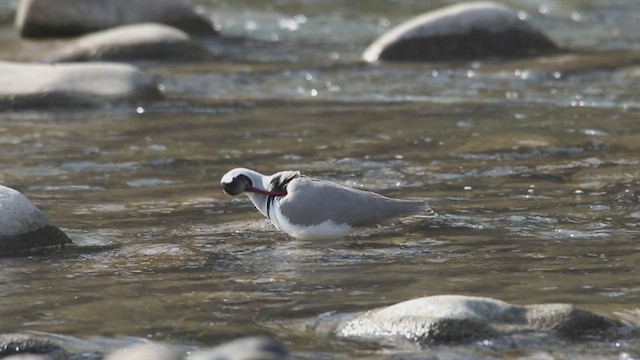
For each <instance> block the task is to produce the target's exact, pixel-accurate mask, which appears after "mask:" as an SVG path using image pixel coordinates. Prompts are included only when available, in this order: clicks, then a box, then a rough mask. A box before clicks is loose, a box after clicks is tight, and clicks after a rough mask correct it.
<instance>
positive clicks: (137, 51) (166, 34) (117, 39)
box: [45, 23, 209, 62]
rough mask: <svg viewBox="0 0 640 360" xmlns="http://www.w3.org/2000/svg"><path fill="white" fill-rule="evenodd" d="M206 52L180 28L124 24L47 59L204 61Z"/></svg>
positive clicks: (148, 24) (66, 48)
mask: <svg viewBox="0 0 640 360" xmlns="http://www.w3.org/2000/svg"><path fill="white" fill-rule="evenodd" d="M207 58H209V52H208V51H207V49H206V48H205V47H204V46H202V45H201V44H200V43H198V42H195V41H193V40H192V39H191V37H190V36H189V35H188V34H187V33H185V32H184V31H182V30H179V29H176V28H174V27H171V26H167V25H162V24H153V23H146V24H135V25H124V26H119V27H116V28H113V29H109V30H104V31H99V32H96V33H93V34H90V35H85V36H83V37H81V38H79V39H78V40H76V41H74V42H73V43H71V44H69V45H68V46H66V47H64V48H63V49H61V50H59V51H56V52H55V53H54V54H52V55H50V56H48V57H47V58H45V61H47V62H70V61H100V60H102V61H123V60H125V61H126V60H205V59H207Z"/></svg>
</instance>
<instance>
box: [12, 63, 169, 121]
mask: <svg viewBox="0 0 640 360" xmlns="http://www.w3.org/2000/svg"><path fill="white" fill-rule="evenodd" d="M0 82H1V83H2V84H3V86H2V87H0V106H2V107H5V108H13V109H24V108H43V107H60V106H103V105H105V104H111V103H116V102H128V103H132V102H138V101H148V100H155V99H159V98H161V94H160V91H159V90H158V85H157V84H156V82H155V81H154V80H153V79H152V78H151V77H149V76H147V75H146V74H144V73H143V72H142V71H140V70H138V69H137V68H136V67H134V66H131V65H128V64H117V63H88V64H82V63H73V64H55V65H49V64H26V63H15V62H1V61H0Z"/></svg>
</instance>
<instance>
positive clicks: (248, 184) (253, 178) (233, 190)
mask: <svg viewBox="0 0 640 360" xmlns="http://www.w3.org/2000/svg"><path fill="white" fill-rule="evenodd" d="M264 178H265V176H264V175H262V174H260V173H258V172H256V171H253V170H249V169H245V168H236V169H233V170H231V171H229V172H228V173H226V174H225V175H224V176H223V177H222V180H220V184H221V185H222V191H224V192H225V193H226V194H228V195H231V196H235V195H239V194H242V193H243V192H249V193H255V194H262V195H266V196H284V195H286V192H285V193H282V192H277V191H268V190H266V189H265V188H264V182H263V179H264Z"/></svg>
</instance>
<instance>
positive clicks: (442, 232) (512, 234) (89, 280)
mask: <svg viewBox="0 0 640 360" xmlns="http://www.w3.org/2000/svg"><path fill="white" fill-rule="evenodd" d="M198 3H199V4H201V5H202V6H204V7H205V10H207V11H212V12H213V13H212V14H213V15H212V16H213V17H214V18H216V19H219V20H220V21H221V26H222V28H221V31H222V33H223V34H227V35H229V36H231V35H233V36H248V37H250V39H249V40H234V41H228V40H225V41H228V42H229V43H225V42H223V43H222V44H220V43H218V42H215V43H214V42H211V43H209V44H208V45H209V46H210V47H211V48H212V49H213V50H215V51H219V50H221V49H222V50H223V51H222V52H223V53H224V54H223V55H221V57H222V59H221V61H220V62H216V63H206V64H153V63H145V64H140V66H142V67H143V68H144V69H145V70H146V71H147V72H150V73H152V74H154V75H156V76H157V77H158V78H159V81H160V82H161V83H162V84H163V87H164V91H165V95H166V100H165V101H162V102H157V103H141V104H125V105H116V106H106V107H104V108H101V109H91V110H86V109H85V110H72V109H52V110H49V111H37V112H36V111H22V112H6V111H5V112H2V113H1V114H0V158H2V160H3V166H2V168H1V169H0V182H2V183H3V184H5V185H7V186H11V187H14V188H16V189H18V190H20V191H21V192H23V193H24V194H25V195H27V196H28V197H29V198H31V199H32V200H33V201H34V202H35V203H36V204H37V205H38V206H39V207H40V208H41V209H42V210H43V211H44V212H45V213H46V214H48V215H49V217H50V218H51V219H52V221H53V222H54V223H55V224H57V225H59V226H60V227H62V228H63V229H64V230H65V231H66V232H67V233H68V234H69V235H70V236H71V237H72V238H73V239H74V241H75V243H76V246H74V247H72V248H70V249H68V250H66V251H64V252H62V253H54V254H49V255H47V256H30V257H26V258H4V259H0V267H1V268H2V269H3V270H2V271H0V290H1V293H2V294H3V296H2V297H0V314H1V317H2V319H3V321H2V325H1V326H0V332H3V333H6V332H12V331H21V330H36V331H46V332H53V333H59V334H67V335H75V336H79V337H83V338H86V337H91V336H106V337H114V338H118V337H123V336H134V337H142V338H151V339H154V340H158V341H165V342H170V343H174V344H187V345H203V346H205V345H213V344H217V343H220V342H222V341H224V340H228V339H233V338H236V337H239V336H243V335H252V334H257V333H265V334H269V335H272V336H274V337H275V338H276V339H278V340H280V341H282V342H283V343H285V344H286V345H287V346H288V347H289V348H290V349H291V350H292V351H293V352H294V353H295V354H296V356H298V357H303V358H329V357H337V358H349V357H371V358H374V357H375V358H384V357H386V358H394V357H399V356H406V357H407V358H411V356H418V355H417V354H418V353H420V352H422V356H425V353H427V354H435V355H440V356H451V357H457V358H477V357H484V358H502V357H508V358H514V357H518V356H527V355H537V356H544V355H548V356H551V357H554V356H555V357H557V358H571V357H576V358H580V357H582V358H584V357H592V358H597V357H609V358H610V357H619V358H624V356H625V354H626V355H628V356H629V357H631V358H633V357H637V356H640V345H639V344H638V343H637V342H618V343H616V342H612V343H602V342H593V343H591V342H584V343H576V344H562V343H560V344H557V343H548V342H542V343H541V344H542V345H540V344H538V343H536V342H534V341H531V339H527V340H526V341H523V342H521V343H519V342H518V341H517V339H513V340H512V341H513V344H474V345H472V346H461V347H452V348H435V349H428V350H416V349H404V348H403V349H401V350H393V349H386V350H385V349H383V348H380V347H378V346H376V345H369V344H362V343H357V342H350V341H344V340H338V339H335V338H331V337H326V336H321V335H318V334H316V333H314V332H313V331H311V330H308V329H302V330H301V328H300V325H299V324H300V323H301V322H304V321H305V320H306V319H308V318H313V317H315V316H318V315H319V314H322V313H325V312H329V311H337V312H352V311H358V310H364V309H370V308H372V307H375V306H381V305H386V304H391V303H394V302H398V301H402V300H407V299H410V298H415V297H419V296H425V295H437V294H465V295H474V296H489V297H493V298H498V299H501V300H505V301H509V302H513V303H517V304H530V303H544V302H569V303H574V304H576V305H579V306H581V307H584V308H586V309H589V310H592V311H596V312H599V313H601V314H604V315H608V316H613V317H616V316H617V314H618V313H620V312H622V313H624V312H627V311H632V310H634V309H636V308H637V307H638V303H639V298H640V284H639V283H638V275H639V273H640V266H639V265H638V264H640V255H639V254H640V252H639V251H638V250H640V245H639V243H638V238H639V237H638V235H640V229H638V222H639V219H640V208H639V206H638V204H639V203H640V200H639V199H640V187H639V183H640V166H639V165H640V159H639V158H638V156H637V154H638V150H640V137H639V134H640V124H639V123H638V121H637V120H638V114H639V111H638V110H639V108H640V97H639V96H638V94H639V91H638V90H640V86H639V85H638V81H637V79H635V80H634V79H632V78H630V77H628V76H626V75H625V73H623V72H619V71H617V70H616V69H617V68H618V67H621V66H622V64H627V63H634V62H635V60H633V59H639V58H640V54H639V53H638V42H637V39H636V40H633V41H630V39H631V38H632V36H630V34H637V33H638V31H639V30H640V29H639V27H640V25H638V22H637V21H636V20H637V14H638V13H640V11H638V10H640V8H639V7H638V6H639V4H637V3H636V2H635V1H631V0H629V1H618V2H616V3H615V4H613V5H612V6H610V7H603V6H601V5H599V3H598V2H596V1H587V0H585V1H547V2H545V5H544V6H546V8H545V9H546V10H545V9H541V8H538V7H535V8H530V7H525V6H526V4H524V3H525V2H522V1H521V2H518V1H512V2H508V4H509V5H511V6H513V7H515V8H518V9H520V8H522V9H523V11H526V13H527V14H528V16H530V17H531V20H532V21H534V22H535V23H537V24H542V25H543V26H545V29H546V31H547V32H549V33H550V34H551V35H552V37H554V38H555V39H557V40H558V41H559V42H560V43H561V45H563V46H566V47H573V48H580V51H582V55H580V54H578V55H575V56H566V57H556V58H543V59H533V60H526V61H524V60H521V61H513V62H506V63H495V62H494V63H492V62H489V63H471V64H456V65H451V64H423V65H417V64H403V65H388V64H387V65H362V64H359V63H358V62H357V58H358V54H359V52H360V51H361V50H362V48H363V47H364V46H366V43H367V42H368V41H370V40H371V39H372V38H373V37H375V34H377V33H380V32H382V31H384V29H386V28H387V27H388V26H389V24H395V23H397V21H398V19H402V18H406V17H407V16H409V15H411V14H413V13H416V12H417V11H418V10H417V9H421V8H422V6H421V4H422V2H420V1H409V0H406V1H401V2H386V1H377V2H371V3H370V2H367V7H366V9H364V8H362V6H363V5H354V4H351V3H349V4H346V3H343V2H340V1H330V2H326V1H317V2H314V1H308V2H304V5H302V4H301V3H298V2H293V1H282V2H263V4H265V5H260V6H256V5H253V2H238V1H229V2H224V1H215V2H210V3H209V2H206V1H199V2H198ZM445 3H446V2H433V7H436V5H443V4H445ZM266 4H271V5H266ZM369 4H371V5H369ZM392 4H393V5H392ZM216 14H217V15H216ZM301 14H302V15H304V17H303V16H302V15H301ZM576 19H578V20H576ZM296 22H297V23H298V25H297V27H296V25H295V23H296ZM585 29H588V31H586V30H585ZM333 30H335V31H337V32H338V34H339V36H332V35H330V34H332V33H331V31H333ZM614 30H616V31H614ZM1 34H2V35H1V36H0V39H2V43H1V44H0V53H1V54H4V58H12V57H15V56H32V55H33V54H30V53H29V51H30V50H29V49H32V47H34V46H35V47H38V46H41V45H42V44H36V45H34V44H27V45H24V44H22V45H18V46H24V48H25V49H26V50H24V51H23V52H18V53H17V54H19V55H15V54H16V53H14V52H13V50H12V49H14V48H15V47H16V46H17V45H16V44H15V43H14V41H16V40H15V39H13V38H14V37H15V34H14V33H13V30H12V28H11V27H4V28H2V30H1ZM274 34H275V35H274ZM613 34H618V35H617V36H616V35H613ZM45 46H49V45H47V44H45ZM225 46H227V47H229V48H226V47H225ZM10 50H11V51H10ZM612 69H613V70H612ZM238 166H243V167H249V168H254V169H257V170H260V171H262V172H264V173H271V172H275V171H279V170H283V169H299V170H302V171H303V172H305V173H306V174H308V175H312V176H316V177H321V178H325V179H329V180H332V181H336V182H338V183H342V184H346V185H350V186H356V187H363V188H366V189H371V190H375V191H377V192H380V193H383V194H385V195H388V196H393V197H399V198H420V199H425V200H427V201H428V202H429V203H430V204H431V206H432V207H433V208H434V209H435V210H436V211H437V212H438V213H439V216H438V217H437V218H435V219H401V220H397V221H394V222H392V223H391V224H386V225H384V226H381V227H380V228H377V229H369V230H366V231H364V232H363V233H361V234H358V235H355V236H352V237H349V238H347V239H344V240H335V241H319V242H318V241H315V242H311V241H298V240H293V239H291V238H289V237H288V236H286V235H285V234H282V233H280V232H278V231H276V230H275V229H274V228H273V227H272V226H271V225H270V224H269V223H268V222H266V220H264V219H263V218H262V217H261V215H260V214H259V213H258V212H257V211H256V210H255V209H254V208H253V206H252V205H251V203H250V202H249V201H248V200H247V199H246V198H243V197H239V198H229V197H227V196H226V195H224V194H223V193H222V191H221V189H220V187H219V185H218V182H219V179H220V177H221V176H222V175H223V174H224V173H225V172H226V171H227V170H229V169H231V168H233V167H238ZM514 344H515V345H514ZM412 354H413V355H412Z"/></svg>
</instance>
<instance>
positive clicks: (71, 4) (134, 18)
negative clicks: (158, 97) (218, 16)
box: [16, 0, 216, 38]
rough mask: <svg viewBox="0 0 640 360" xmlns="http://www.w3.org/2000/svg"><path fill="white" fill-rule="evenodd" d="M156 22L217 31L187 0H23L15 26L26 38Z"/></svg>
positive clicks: (195, 32)
mask: <svg viewBox="0 0 640 360" xmlns="http://www.w3.org/2000/svg"><path fill="white" fill-rule="evenodd" d="M143 22H156V23H162V24H167V25H171V26H174V27H177V28H179V29H182V30H184V31H185V32H187V33H189V34H192V35H197V36H211V35H215V34H216V30H215V29H214V28H213V25H212V24H211V23H210V22H209V21H208V20H207V19H205V18H204V17H202V16H200V15H198V14H196V12H195V11H194V10H193V8H192V7H191V6H190V4H189V2H188V0H56V1H51V0H21V1H20V4H19V5H18V10H17V13H16V26H17V27H18V29H19V30H20V34H21V35H22V36H23V37H34V38H40V37H64V36H76V35H81V34H85V33H88V32H93V31H98V30H104V29H108V28H112V27H115V26H119V25H125V24H135V23H143Z"/></svg>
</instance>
